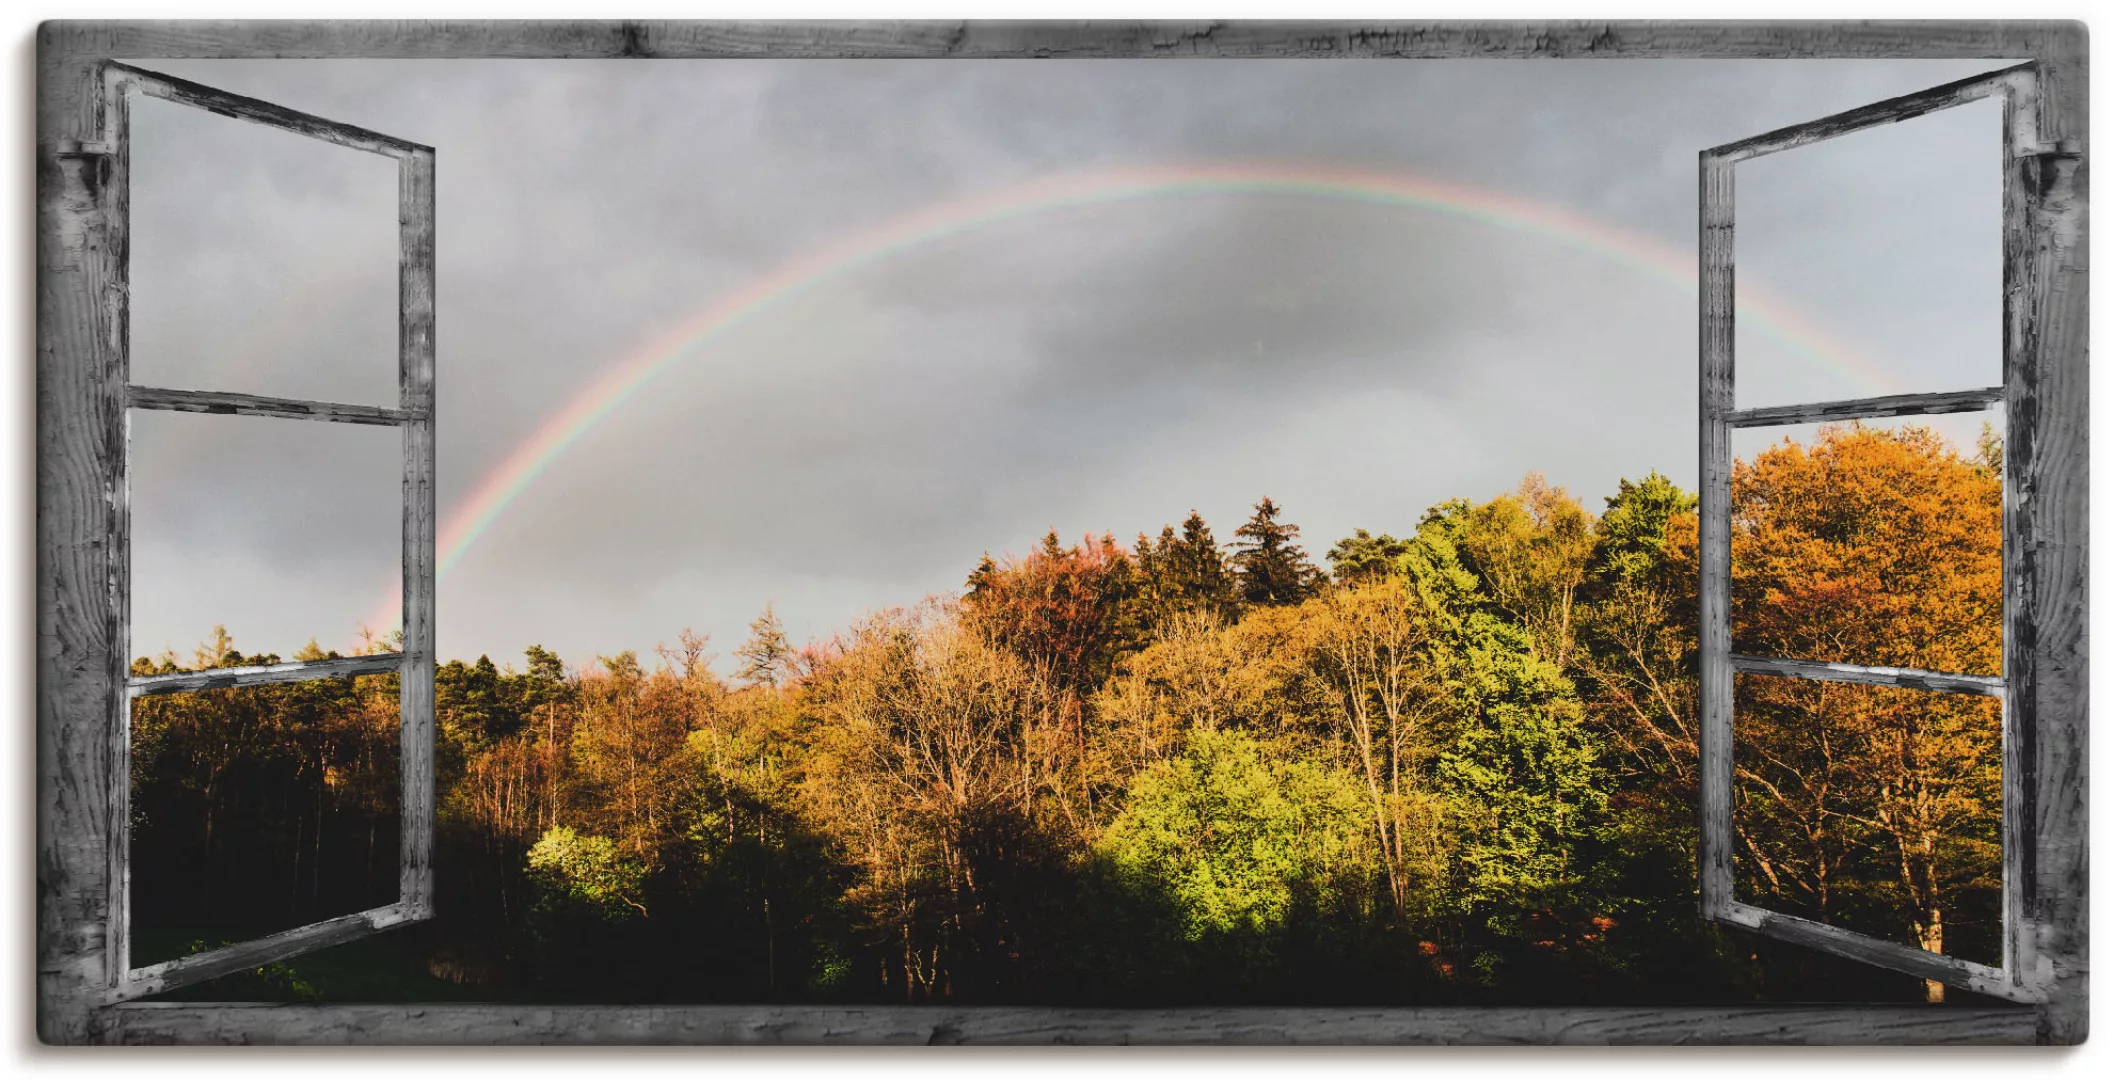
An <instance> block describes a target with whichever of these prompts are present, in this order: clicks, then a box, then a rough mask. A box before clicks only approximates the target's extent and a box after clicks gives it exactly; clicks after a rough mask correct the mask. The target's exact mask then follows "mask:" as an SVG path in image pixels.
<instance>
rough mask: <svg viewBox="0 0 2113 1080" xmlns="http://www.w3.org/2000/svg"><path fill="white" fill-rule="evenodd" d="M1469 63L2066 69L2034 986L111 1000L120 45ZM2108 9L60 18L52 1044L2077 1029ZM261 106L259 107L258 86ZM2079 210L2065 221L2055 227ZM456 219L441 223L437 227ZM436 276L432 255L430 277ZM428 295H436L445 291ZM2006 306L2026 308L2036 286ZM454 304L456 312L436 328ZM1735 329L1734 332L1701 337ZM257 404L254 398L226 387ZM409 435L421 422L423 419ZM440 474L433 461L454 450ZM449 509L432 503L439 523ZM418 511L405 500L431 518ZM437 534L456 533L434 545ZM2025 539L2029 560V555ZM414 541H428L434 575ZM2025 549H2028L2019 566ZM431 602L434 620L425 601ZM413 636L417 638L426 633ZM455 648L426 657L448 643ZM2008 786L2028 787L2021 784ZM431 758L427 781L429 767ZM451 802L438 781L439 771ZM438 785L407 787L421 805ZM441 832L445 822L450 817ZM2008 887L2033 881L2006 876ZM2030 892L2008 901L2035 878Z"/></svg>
mask: <svg viewBox="0 0 2113 1080" xmlns="http://www.w3.org/2000/svg"><path fill="white" fill-rule="evenodd" d="M757 55H767V56H774V57H815V58H835V57H893V58H919V57H929V58H939V57H960V58H1028V57H1036V56H1051V55H1061V56H1072V57H1104V58H1146V57H1165V56H1177V57H1195V58H1203V57H1247V58H1259V57H1326V58H1457V59H1475V58H1483V59H1528V58H1543V59H1551V58H1552V59H1588V58H1594V57H1605V58H1631V59H1644V58H1683V57H1686V58H1719V59H1733V58H1843V59H1856V58H1874V57H1896V58H1933V59H1934V58H1950V59H1987V60H2010V61H2017V60H2027V61H2032V62H2034V63H2036V64H2038V65H2039V68H2038V70H2039V73H2040V80H2041V89H2042V94H2041V99H2040V105H2039V115H2038V129H2039V132H2040V135H2041V137H2042V139H2043V140H2045V142H2046V144H2047V145H2048V146H2050V147H2053V148H2054V152H2053V153H2051V154H2049V155H2047V156H2045V157H2041V158H2037V159H2035V161H2034V165H2033V167H2034V168H2035V170H2037V171H2036V172H2035V175H2036V176H2037V177H2039V178H2040V180H2041V181H2042V183H2041V188H2042V201H2043V202H2044V203H2045V205H2046V206H2047V208H2048V209H2049V211H2050V212H2049V214H2048V215H2046V216H2045V217H2044V218H2043V220H2042V222H2040V223H2038V224H2037V225H2036V226H2035V231H2034V233H2033V243H2032V245H2031V248H2030V250H2029V251H2028V252H2025V253H2023V254H2022V255H2021V257H2023V258H2024V259H2025V260H2026V261H2027V262H2028V263H2029V264H2030V267H2031V271H2030V272H2031V273H2032V274H2033V275H2034V279H2033V280H2035V282H2036V285H2035V287H2034V290H2033V300H2032V303H2031V304H2030V305H2029V307H2028V309H2027V310H2022V311H2011V314H2012V315H2013V316H2014V317H2015V318H2019V319H2023V320H2025V321H2027V322H2029V323H2030V324H2031V331H2030V332H2031V333H2032V335H2033V341H2034V347H2033V349H2032V350H2031V354H2030V356H2029V357H2028V358H2027V359H2026V360H2025V361H2024V362H2023V364H2024V366H2023V368H2022V370H2021V373H2020V375H2019V378H2020V382H2019V383H2018V385H2017V386H2015V387H2014V388H2013V393H2012V395H2011V396H2010V397H2009V398H2008V399H2007V408H2008V409H2009V413H2010V446H2009V447H2008V449H2007V456H2009V457H2011V458H2012V459H2013V460H2012V461H2011V462H2010V463H2008V464H2007V466H2006V468H2007V469H2008V470H2009V471H2010V472H2011V473H2012V474H2013V475H2017V476H2022V477H2025V478H2027V479H2028V480H2029V481H2030V482H2031V488H2030V490H2032V491H2034V492H2035V496H2036V503H2037V505H2035V506H2033V507H2029V508H2027V507H2019V508H2014V509H2013V513H2015V514H2017V515H2019V516H2020V517H2021V518H2022V519H2023V520H2022V523H2021V524H2020V526H2019V528H2020V530H2021V533H2020V534H2021V535H2023V536H2025V537H2027V539H2028V544H2027V545H2025V546H2024V547H2022V548H2021V550H2020V553H2019V557H2018V559H2017V562H2018V564H2019V566H2018V570H2019V571H2020V572H2019V573H2018V574H2016V575H2010V574H2006V586H2005V587H2006V590H2007V595H2008V597H2009V599H2010V601H2011V602H2012V603H2014V604H2018V605H2021V609H2022V610H2023V611H2024V613H2025V619H2026V621H2025V622H2024V623H2023V624H2022V625H2026V626H2029V627H2031V628H2032V630H2033V633H2032V634H2031V635H2029V637H2030V640H2024V639H2022V638H2018V639H2009V640H2006V643H2005V650H2006V655H2005V673H2006V674H2005V679H2006V701H2007V702H2008V705H2009V709H2010V710H2012V711H2013V712H2015V713H2016V714H2017V716H2018V717H2019V720H2018V721H2017V723H2018V724H2020V725H2022V728H2021V737H2020V739H2019V740H2018V741H2017V744H2016V745H2013V746H2011V747H2009V748H2007V753H2009V754H2010V755H2012V756H2013V757H2015V758H2016V760H2018V761H2019V762H2020V763H2021V771H2020V773H2019V776H2020V778H2021V782H2022V783H2024V784H2025V786H2026V791H2027V793H2028V795H2029V796H2030V798H2031V804H2030V806H2029V807H2028V806H2025V805H2024V804H2023V803H2019V804H2017V805H2016V806H2015V807H2014V806H2013V805H2012V804H2011V803H2009V802H2006V807H2005V813H2006V814H2009V813H2012V812H2013V811H2014V810H2015V812H2017V813H2019V814H2021V815H2024V816H2025V817H2027V818H2029V819H2030V820H2031V822H2032V824H2033V829H2034V836H2035V838H2036V844H2035V847H2034V849H2033V851H2032V852H2031V853H2030V856H2029V858H2028V859H2027V861H2028V862H2029V863H2030V865H2029V866H2024V867H2021V868H2020V872H2021V873H2023V874H2024V875H2025V876H2026V878H2027V879H2029V880H2030V882H2031V883H2032V884H2031V887H2030V891H2029V900H2028V902H2027V903H2026V907H2027V908H2028V909H2029V914H2030V917H2031V919H2032V921H2033V924H2034V925H2035V926H2036V927H2037V932H2036V935H2035V938H2034V941H2033V950H2034V951H2033V953H2032V956H2031V963H2032V967H2033V969H2034V971H2035V973H2036V974H2035V978H2036V979H2037V980H2038V985H2040V986H2042V987H2044V988H2045V994H2044V996H2043V998H2042V999H2041V1000H2039V1001H2037V1002H2035V1003H2033V1004H2031V1005H2011V1004H2005V1003H2000V1002H1999V1003H1995V1004H1992V1005H1987V1006H1983V1005H1978V1004H1976V1005H1961V1006H1956V1007H1946V1008H1941V1009H1934V1008H1930V1007H1927V1006H1905V1005H1884V1004H1868V1005H1840V1004H1829V1005H1809V1006H1808V1005H1725V1006H1678V1007H1670V1008H1649V1007H1552V1008H1508V1007H1504V1008H1475V1007H1459V1008H1388V1009H1310V1008H1283V1009H1269V1008H1263V1009H1210V1008H1195V1009H1141V1010H1123V1009H1070V1008H1010V1007H976V1008H956V1007H947V1006H881V1007H857V1008H837V1007H822V1006H780V1005H739V1006H643V1007H625V1006H569V1007H548V1006H532V1005H473V1004H463V1005H435V1004H430V1003H410V1004H400V1005H271V1006H266V1007H260V1006H254V1005H243V1004H239V1003H233V1004H217V1003H196V1004H189V1003H186V1004H178V1003H147V1002H125V1003H117V1004H111V1003H109V1002H108V1001H106V1000H105V999H104V997H103V996H102V992H103V990H104V989H105V988H106V987H107V986H108V985H109V970H110V966H111V963H112V957H111V954H110V950H109V948H108V945H107V941H108V927H109V926H110V923H111V919H110V916H111V910H110V907H109V903H108V898H109V896H110V892H111V890H110V882H111V880H112V879H111V871H112V868H113V861H112V860H111V858H110V853H111V848H112V845H111V840H112V837H113V836H121V835H122V834H121V833H119V832H114V831H113V828H112V826H113V824H114V823H113V821H112V819H111V818H110V816H109V815H110V808H111V801H110V799H109V797H108V796H109V793H110V792H111V791H112V790H113V789H115V788H119V787H122V786H123V784H124V782H125V776H124V773H123V772H122V771H119V770H118V769H117V765H118V763H119V762H120V761H121V758H119V757H117V756H116V755H115V754H114V747H113V745H112V738H111V732H110V730H109V728H110V725H109V722H108V718H109V717H110V716H111V715H112V708H113V703H115V702H117V701H119V700H120V699H121V698H122V696H123V694H124V693H125V684H124V680H125V678H126V669H125V667H124V663H125V661H126V658H125V657H124V655H123V648H122V646H123V637H122V635H121V633H113V623H112V618H111V614H110V609H109V604H108V591H109V588H110V586H111V583H112V582H113V580H115V579H114V577H113V575H114V574H118V573H121V572H122V567H121V566H120V565H118V564H120V563H121V562H122V553H121V549H113V548H112V547H111V545H110V543H109V541H110V537H111V536H112V535H113V530H114V529H115V528H118V527H120V526H119V524H118V523H115V522H114V520H113V519H114V516H115V515H119V514H121V513H122V502H121V495H120V493H121V490H122V489H121V485H120V484H118V483H117V482H118V481H121V480H122V476H123V472H122V469H123V466H122V454H123V441H122V440H123V426H124V425H123V417H124V415H125V406H126V383H125V372H124V367H123V363H122V350H121V348H119V347H117V346H116V345H114V344H113V342H114V336H113V332H112V331H113V321H114V320H115V325H117V326H121V325H122V322H121V312H122V303H121V300H122V298H121V296H120V297H116V298H115V299H116V300H117V301H118V302H117V303H116V304H115V305H113V304H112V300H113V297H112V295H111V292H110V283H111V281H112V251H111V237H110V229H111V224H110V220H109V216H108V215H109V211H110V209H111V206H112V189H111V188H110V186H109V185H108V184H107V179H108V177H107V175H106V171H107V164H106V162H105V160H104V158H103V157H101V156H99V154H98V151H99V150H105V149H107V147H106V146H101V145H99V144H100V143H101V142H102V140H103V136H102V134H101V132H102V130H103V119H104V118H103V111H104V105H103V95H102V92H101V86H102V82H101V79H100V76H99V71H100V67H99V65H102V64H104V63H107V62H110V61H115V60H120V59H123V60H132V61H151V60H155V59H163V58H181V57H211V58H241V57H276V58H317V59H320V58H406V59H410V58H433V59H440V58H507V57H514V58H580V59H587V58H601V59H629V58H669V59H673V58H692V59H709V58H731V57H742V56H757ZM2086 67H2087V53H2086V43H2085V31H2084V27H2083V26H2082V25H2081V24H2080V23H2075V22H2044V23H2041V22H2020V21H2012V22H2000V21H1980V22H1937V21H1932V22H1913V23H1908V22H1845V21H1836V22H1819V21H1816V22H1695V21H1688V22H1646V21H1636V22H1612V23H1589V24H1588V23H1543V22H1525V21H1519V22H1442V21H1441V22H1407V21H1403V22H1377V23H1342V22H1334V23H1329V22H1300V23H1271V22H1233V23H1213V24H1209V25H1186V24H1168V23H1104V24H1088V23H1011V22H993V23H976V22H969V23H960V22H857V23H836V22H743V23H730V22H662V21H649V22H617V21H564V22H559V21H552V22H496V21H446V22H441V21H435V22H390V23H381V22H360V21H298V22H260V23H237V22H197V23H164V22H50V23H46V24H44V25H43V26H42V27H41V29H40V32H39V37H38V70H39V93H38V128H39V131H38V155H37V168H38V222H39V228H38V265H39V277H38V324H39V325H38V341H39V349H38V383H39V395H38V415H39V455H38V558H39V575H38V590H39V595H38V601H39V611H38V616H39V625H38V663H39V667H38V791H39V815H38V859H39V861H38V878H39V904H38V957H39V967H38V971H39V976H38V1006H39V1008H38V1031H39V1035H40V1037H41V1038H43V1039H44V1040H45V1041H47V1042H58V1043H84V1042H194V1043H231V1042H264V1041H268V1042H321V1043H337V1042H397V1043H402V1042H414V1043H432V1042H494V1043H496V1042H592V1043H609V1042H642V1041H643V1042H724V1043H753V1042H793V1043H832V1042H833V1043H854V1044H871V1043H902V1042H967V1041H978V1042H1014V1043H1019V1042H1026V1043H1055V1042H1161V1043H1258V1042H1337V1043H1340V1042H1357V1043H1464V1042H1521V1041H1524V1042H1535V1043H1598V1044H1606V1043H1622V1044H1639V1043H1693V1042H1719V1043H1723V1042H1730V1043H1837V1044H1839V1043H1868V1042H1875V1043H1910V1042H1971V1043H2035V1042H2038V1043H2064V1044H2066V1043H2075V1042H2078V1041H2081V1040H2082V1038H2083V1037H2084V1035H2085V1033H2086V1031H2087V1027H2088V994H2087V974H2086V973H2087V968H2088V961H2087V949H2086V945H2087V935H2088V919H2087V913H2086V900H2087V894H2088V882H2087V853H2086V850H2085V840H2086V829H2085V826H2086V785H2085V778H2086V770H2087V761H2086V749H2087V745H2088V744H2087V733H2086V726H2085V725H2086V719H2087V717H2086V712H2087V705H2088V696H2087V683H2088V678H2087V676H2088V656H2087V652H2086V630H2085V626H2086V614H2087V611H2086V599H2087V598H2086V596H2085V589H2084V586H2085V581H2086V577H2085V566H2084V561H2085V555H2086V536H2087V532H2086V523H2085V520H2084V511H2085V507H2086V486H2087V460H2086V457H2087V454H2086V451H2087V443H2088V434H2087V430H2086V427H2087V423H2088V416H2089V413H2088V395H2087V392H2086V390H2087V387H2088V374H2089V373H2088V360H2087V353H2086V347H2085V333H2086V326H2087V312H2086V306H2085V305H2086V296H2087V293H2088V263H2087V259H2086V255H2085V228H2086V226H2085V217H2084V212H2083V211H2084V205H2085V202H2086V198H2087V185H2086V175H2087V174H2086V170H2085V167H2084V166H2085V155H2084V154H2083V153H2082V139H2083V138H2084V135H2085V130H2084V115H2085V112H2084V104H2085V99H2084V92H2085V85H2086ZM259 104H261V103H259ZM2055 226H2060V227H2055ZM428 235H430V234H428ZM428 286H430V282H428ZM428 295H430V294H428ZM2007 310H2008V309H2007ZM428 330H429V331H430V326H429V327H428ZM1704 344H1705V346H1706V344H1707V342H1706V340H1705V342H1704ZM218 404H220V405H228V406H233V405H235V404H237V403H234V402H219V403H218ZM406 430H407V431H408V430H409V428H408V427H407V429H406ZM427 482H428V483H430V474H428V476H427ZM424 527H425V528H426V529H428V530H430V528H431V522H430V519H429V520H428V521H427V522H426V523H425V526H424ZM407 532H408V526H407ZM428 550H430V549H428ZM2009 558H2010V556H2009V555H2006V559H2009ZM410 566H411V564H410V562H409V561H408V557H407V562H406V574H407V577H408V575H409V573H410ZM2010 569H2012V568H2011V567H2010V566H2006V571H2008V570H2010ZM407 629H408V627H407ZM407 651H408V649H407ZM430 662H431V660H430V655H428V656H427V657H426V663H427V664H428V665H430ZM2006 782H2008V781H2007V780H2006ZM427 783H430V778H429V777H428V779H427ZM427 798H430V793H429V792H428V795H427ZM411 799H412V794H411V793H410V792H409V791H407V792H406V805H407V806H408V805H410V801H411ZM426 827H427V828H430V821H428V822H427V823H426ZM2007 895H2009V894H2008V892H2006V896H2007ZM2006 902H2008V901H2006Z"/></svg>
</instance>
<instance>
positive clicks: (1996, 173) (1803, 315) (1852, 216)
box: [1736, 100, 2003, 408]
mask: <svg viewBox="0 0 2113 1080" xmlns="http://www.w3.org/2000/svg"><path fill="white" fill-rule="evenodd" d="M2002 181H2003V158H2002V108H2001V106H2000V104H1999V103H1998V102H1997V101H1994V100H1983V101H1976V102H1972V103H1969V104H1966V105H1962V106H1959V107H1957V108H1952V109H1946V110H1944V111H1942V112H1938V113H1932V114H1929V115H1927V116H1921V117H1917V118H1915V119H1913V120H1908V121H1904V122H1902V123H1898V124H1893V125H1890V126H1887V127H1882V128H1873V129H1870V130H1868V131H1859V132H1855V133H1853V134H1850V135H1845V136H1842V137H1840V138H1835V139H1830V140H1827V141H1825V142H1821V143H1817V144H1814V145H1812V146H1805V147H1800V148H1798V149H1795V150H1788V151H1784V152H1782V153H1778V154H1771V155H1768V156H1766V157H1762V158H1756V159H1754V160H1751V161H1746V162H1741V163H1740V164H1739V166H1738V181H1737V183H1738V196H1737V199H1738V241H1737V243H1738V274H1739V280H1738V339H1737V342H1736V347H1737V354H1738V358H1739V361H1738V365H1739V375H1738V390H1737V399H1738V404H1739V407H1741V408H1752V407H1755V406H1763V405H1786V404H1795V403H1799V402H1807V401H1833V400H1838V399H1842V398H1858V397H1872V396H1876V395H1881V394H1903V393H1921V392H1930V391H1939V390H1965V389H1973V388H1978V387H1984V386H1996V385H1999V384H2000V383H2001V382H2002V381H2003V337H2002V329H2003V324H2002V315H2003V265H2002V257H2003V241H2002V218H2003V184H2002Z"/></svg>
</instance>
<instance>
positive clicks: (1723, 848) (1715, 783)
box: [1696, 154, 1737, 918]
mask: <svg viewBox="0 0 2113 1080" xmlns="http://www.w3.org/2000/svg"><path fill="white" fill-rule="evenodd" d="M1701 170H1702V174H1701V192H1700V195H1699V200H1698V201H1699V203H1700V207H1701V223H1700V226H1699V228H1700V233H1701V255H1700V258H1701V266H1700V268H1699V271H1698V273H1699V275H1700V282H1701V286H1700V289H1699V291H1698V298H1697V299H1698V303H1699V305H1700V309H1701V310H1700V313H1699V315H1698V318H1697V322H1698V323H1699V325H1700V331H1701V341H1700V343H1699V346H1698V350H1697V351H1698V354H1699V356H1700V363H1701V372H1700V375H1699V378H1698V380H1697V381H1698V382H1699V384H1700V387H1701V414H1702V415H1701V418H1700V430H1701V450H1700V458H1701V460H1700V463H1699V469H1698V471H1699V475H1700V476H1701V478H1702V480H1701V484H1700V485H1699V488H1700V490H1699V496H1700V507H1699V513H1698V524H1699V531H1698V541H1699V547H1700V561H1701V565H1702V580H1701V583H1700V585H1699V586H1698V588H1699V592H1698V595H1697V600H1698V604H1697V609H1698V614H1699V617H1700V619H1699V621H1700V624H1701V625H1700V627H1699V628H1698V637H1697V642H1698V644H1699V649H1698V653H1697V655H1698V660H1697V663H1698V665H1699V670H1698V683H1699V685H1698V688H1697V690H1698V692H1697V694H1696V699H1697V702H1698V705H1699V708H1700V713H1701V715H1700V723H1699V732H1698V737H1699V740H1700V743H1701V747H1700V757H1701V760H1700V762H1699V764H1698V766H1697V769H1698V779H1699V785H1700V787H1701V795H1702V805H1701V807H1700V811H1699V812H1700V814H1701V819H1702V821H1701V825H1702V828H1701V840H1700V844H1701V850H1700V852H1698V854H1697V858H1696V867H1697V870H1698V872H1699V873H1700V874H1701V875H1702V881H1701V883H1700V884H1701V895H1702V914H1703V915H1704V916H1705V917H1708V918H1716V917H1718V915H1719V913H1720V912H1722V911H1724V910H1725V909H1726V907H1727V906H1728V905H1729V904H1730V903H1731V902H1732V844H1731V837H1732V670H1731V473H1732V454H1731V428H1730V426H1729V425H1727V424H1726V422H1725V418H1726V417H1727V416H1729V415H1730V414H1731V411H1732V401H1733V397H1732V391H1733V378H1734V370H1733V355H1732V349H1733V345H1734V343H1735V342H1736V340H1737V336H1736V334H1735V333H1734V327H1733V316H1734V310H1735V307H1734V305H1735V297H1734V295H1733V250H1732V241H1733V227H1734V215H1733V205H1732V204H1733V193H1734V189H1733V180H1734V173H1733V168H1732V164H1731V163H1730V162H1728V161H1724V160H1722V159H1720V158H1716V157H1713V156H1711V155H1709V154H1703V155H1702V157H1701Z"/></svg>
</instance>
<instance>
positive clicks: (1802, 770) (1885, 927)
mask: <svg viewBox="0 0 2113 1080" xmlns="http://www.w3.org/2000/svg"><path fill="white" fill-rule="evenodd" d="M1735 686H1736V689H1735V695H1736V697H1735V705H1734V712H1735V725H1734V727H1735V732H1736V734H1735V740H1736V741H1735V743H1734V747H1733V762H1734V768H1735V770H1736V776H1737V780H1736V782H1735V785H1734V791H1735V801H1734V814H1733V826H1734V829H1735V831H1736V837H1735V843H1734V852H1735V856H1734V863H1735V867H1736V871H1737V879H1738V895H1739V898H1740V899H1741V900H1744V901H1746V902H1748V903H1751V904H1755V905H1758V906H1761V907H1765V908H1768V909H1770V910H1773V911H1781V912H1785V913H1787V914H1792V915H1802V916H1805V917H1807V918H1811V919H1818V920H1820V921H1822V922H1827V923H1832V924H1834V925H1837V926H1842V927H1845V928H1847V929H1851V930H1856V931H1859V932H1862V933H1866V934H1870V935H1872V936H1874V937H1880V938H1885V939H1887V940H1889V941H1897V942H1900V943H1901V944H1905V945H1913V946H1917V947H1920V948H1924V949H1928V950H1930V951H1932V952H1942V953H1945V954H1946V955H1949V956H1956V957H1960V958H1962V959H1966V960H1974V961H1978V962H1981V963H1985V964H1991V965H1993V964H1999V963H2001V962H2002V897H2003V847H2002V820H2003V819H2002V777H2003V759H2002V755H2003V703H2002V702H2001V701H2000V700H1998V699H1995V698H1986V697H1976V696H1970V695H1965V694H1936V693H1928V692H1924V691H1919V690H1900V689H1895V688H1893V687H1887V686H1859V685H1854V684H1849V683H1829V682H1813V681H1808V680H1804V679H1784V678H1776V677H1773V676H1766V675H1741V676H1738V677H1737V680H1736V683H1735Z"/></svg>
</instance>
